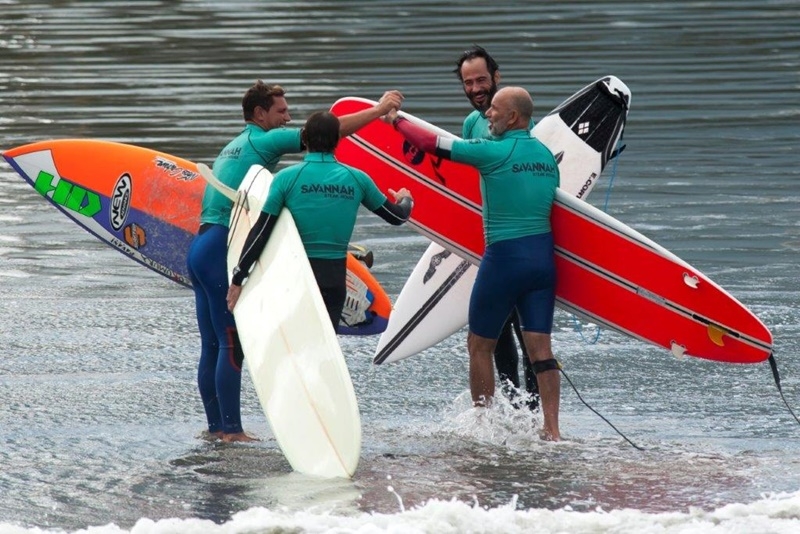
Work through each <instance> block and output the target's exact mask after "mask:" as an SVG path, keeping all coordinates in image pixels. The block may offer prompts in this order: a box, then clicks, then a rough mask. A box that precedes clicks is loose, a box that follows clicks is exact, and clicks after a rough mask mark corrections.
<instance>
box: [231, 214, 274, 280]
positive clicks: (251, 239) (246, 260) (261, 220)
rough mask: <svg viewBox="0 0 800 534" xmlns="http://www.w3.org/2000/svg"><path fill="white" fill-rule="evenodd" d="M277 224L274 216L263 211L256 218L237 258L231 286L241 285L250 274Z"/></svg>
mask: <svg viewBox="0 0 800 534" xmlns="http://www.w3.org/2000/svg"><path fill="white" fill-rule="evenodd" d="M277 222H278V217H277V216H276V215H272V214H271V213H267V212H265V211H262V212H261V215H259V216H258V220H257V221H256V224H255V225H253V228H251V229H250V233H249V234H247V239H246V240H245V242H244V247H243V248H242V254H241V256H239V263H237V264H236V268H234V273H233V277H232V278H231V284H232V285H235V286H240V285H242V282H244V279H245V278H247V275H248V274H249V273H250V269H251V268H252V267H253V264H254V263H255V262H256V261H257V260H258V258H259V257H260V256H261V253H262V252H263V251H264V247H266V246H267V241H269V236H270V235H271V234H272V230H273V229H274V228H275V224H276V223H277Z"/></svg>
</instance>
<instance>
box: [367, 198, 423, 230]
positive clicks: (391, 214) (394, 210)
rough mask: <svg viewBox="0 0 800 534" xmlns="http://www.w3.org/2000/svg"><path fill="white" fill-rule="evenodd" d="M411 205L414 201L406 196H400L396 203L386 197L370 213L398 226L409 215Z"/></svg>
mask: <svg viewBox="0 0 800 534" xmlns="http://www.w3.org/2000/svg"><path fill="white" fill-rule="evenodd" d="M413 207H414V202H413V201H412V200H411V199H410V198H408V197H403V198H401V199H400V202H398V203H394V202H392V201H391V200H389V199H388V198H387V199H386V202H384V203H383V205H382V206H380V207H379V208H377V209H374V210H372V213H374V214H375V215H377V216H378V217H380V218H381V219H383V220H384V221H386V222H388V223H389V224H391V225H392V226H400V225H401V224H403V223H404V222H406V221H408V218H409V217H411V208H413Z"/></svg>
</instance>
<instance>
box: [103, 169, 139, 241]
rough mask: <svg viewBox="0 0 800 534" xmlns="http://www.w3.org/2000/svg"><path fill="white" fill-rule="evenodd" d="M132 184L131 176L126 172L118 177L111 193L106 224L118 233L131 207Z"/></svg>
mask: <svg viewBox="0 0 800 534" xmlns="http://www.w3.org/2000/svg"><path fill="white" fill-rule="evenodd" d="M132 190H133V183H132V182H131V175H130V174H128V173H127V172H126V173H125V174H123V175H122V176H120V177H119V180H117V183H116V184H115V185H114V189H113V190H112V191H111V205H110V206H109V210H108V222H109V223H110V224H111V228H113V229H114V230H116V231H119V230H120V229H121V228H122V226H123V225H124V224H125V221H126V220H127V218H128V211H129V210H130V207H131V194H132Z"/></svg>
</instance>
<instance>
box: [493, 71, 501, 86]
mask: <svg viewBox="0 0 800 534" xmlns="http://www.w3.org/2000/svg"><path fill="white" fill-rule="evenodd" d="M493 79H494V83H495V85H500V71H499V70H496V71H494V77H493Z"/></svg>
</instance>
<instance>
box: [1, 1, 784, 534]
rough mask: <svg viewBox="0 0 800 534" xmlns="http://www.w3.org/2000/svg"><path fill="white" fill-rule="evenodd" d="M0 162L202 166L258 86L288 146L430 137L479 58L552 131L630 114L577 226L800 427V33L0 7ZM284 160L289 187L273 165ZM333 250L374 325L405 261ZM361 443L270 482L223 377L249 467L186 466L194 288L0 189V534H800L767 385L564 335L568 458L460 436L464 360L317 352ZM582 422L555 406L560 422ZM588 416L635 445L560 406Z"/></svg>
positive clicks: (469, 16)
mask: <svg viewBox="0 0 800 534" xmlns="http://www.w3.org/2000/svg"><path fill="white" fill-rule="evenodd" d="M0 11H1V12H2V14H3V16H2V18H0V150H2V149H5V148H10V147H12V146H17V145H20V144H24V143H28V142H33V141H37V140H42V139H50V138H63V137H80V138H97V139H108V140H114V141H121V142H126V143H132V144H138V145H143V146H147V147H150V148H155V149H158V150H162V151H165V152H168V153H172V154H175V155H178V156H182V157H185V158H187V159H191V160H195V161H202V162H205V163H211V162H212V161H213V159H214V157H215V156H216V154H217V152H218V151H219V149H220V148H221V147H222V146H223V145H224V144H225V142H226V141H227V140H228V139H229V138H230V137H232V136H233V135H235V134H236V133H237V132H238V130H239V128H240V127H241V115H240V112H241V111H240V109H241V108H240V101H241V95H242V93H243V91H244V90H245V88H246V87H248V86H249V85H250V84H251V83H252V82H253V81H254V80H255V79H257V78H262V79H264V80H265V81H269V82H277V83H281V84H282V85H284V86H285V87H286V88H287V89H288V91H289V93H288V98H289V102H290V106H291V108H292V114H293V116H294V118H295V123H296V124H302V121H303V120H304V118H305V117H306V116H307V115H308V114H310V113H311V112H313V111H316V110H318V109H325V108H328V107H329V106H330V104H331V103H332V102H333V101H335V100H336V99H337V98H339V97H341V96H346V95H353V96H363V97H367V98H378V97H379V96H380V95H381V94H382V92H383V91H384V90H386V89H390V88H397V89H400V90H402V91H403V93H404V94H405V96H406V101H405V109H407V110H408V111H409V112H411V113H413V114H415V115H417V116H420V117H422V118H425V119H426V120H428V121H430V122H433V123H435V124H437V125H438V126H441V127H442V128H445V129H447V130H449V131H452V132H458V131H459V128H460V122H461V120H462V119H463V118H464V116H466V114H467V113H468V112H469V111H470V108H469V105H468V103H467V101H466V100H465V98H464V96H463V94H462V92H461V89H460V87H459V84H458V83H457V80H456V78H455V76H454V74H452V72H451V70H452V68H453V66H454V65H453V64H454V60H455V58H456V57H457V56H458V54H459V53H460V52H461V50H463V49H465V48H467V47H469V46H470V45H472V44H473V43H478V44H481V45H483V46H485V47H486V48H487V49H489V51H490V52H492V53H493V54H494V55H495V56H496V58H497V59H498V61H499V63H500V67H501V72H502V76H503V83H505V84H507V85H511V84H513V85H523V86H525V87H527V88H528V89H529V90H530V91H531V92H532V94H533V95H534V98H535V101H536V107H537V115H539V116H541V115H544V114H546V113H547V112H548V111H549V110H550V109H552V108H553V107H555V106H556V105H557V104H559V103H560V102H561V101H562V100H563V99H565V98H566V97H568V96H569V95H571V94H572V93H574V92H575V91H576V90H578V89H579V88H581V87H583V86H585V85H587V84H588V83H590V82H592V81H594V80H595V79H597V78H599V77H601V76H604V75H606V74H614V75H616V76H618V77H620V78H621V79H622V80H623V81H624V82H625V83H626V84H627V85H628V86H629V87H630V89H631V91H632V93H633V98H632V105H631V112H630V115H629V122H628V126H627V129H626V132H625V138H624V143H625V144H626V145H627V147H626V149H625V151H624V152H623V153H622V155H621V157H620V158H619V159H618V161H616V162H615V163H614V164H613V165H610V166H609V168H607V169H606V172H605V174H604V176H603V177H602V179H601V181H600V183H599V185H598V186H597V188H596V189H595V191H594V192H593V194H592V198H590V199H589V201H590V202H592V203H593V204H595V205H596V206H598V207H601V208H603V209H605V210H606V211H607V212H609V213H610V214H612V215H613V216H614V217H616V218H618V219H619V220H621V221H622V222H624V223H626V224H628V225H630V226H632V227H633V228H635V229H636V230H638V231H640V232H642V233H644V234H645V235H647V236H648V237H650V238H652V239H654V240H655V241H657V242H658V243H659V244H661V245H663V246H665V247H667V248H668V249H670V250H671V251H672V252H674V253H675V254H677V255H678V256H680V257H681V258H683V259H684V260H686V261H688V262H689V263H691V264H692V265H694V266H695V267H697V268H699V269H700V270H701V271H703V272H704V273H705V274H707V275H708V276H709V277H711V278H712V279H713V280H714V281H715V282H717V283H718V284H720V285H722V286H723V287H724V288H726V289H727V290H728V291H729V292H730V293H732V294H733V295H734V296H735V297H737V298H738V299H739V300H741V301H742V302H743V303H744V304H745V305H747V306H748V307H749V308H750V309H751V310H752V311H753V312H754V313H755V314H756V315H758V316H759V318H760V319H761V320H762V321H763V322H764V323H765V324H766V325H767V326H768V327H769V328H770V330H771V331H772V333H773V335H774V338H775V356H776V359H777V362H778V366H779V369H780V372H781V378H782V381H781V385H782V390H783V395H784V397H785V400H786V402H787V403H788V404H789V406H790V407H791V408H792V409H793V410H794V411H795V413H798V412H799V411H800V395H799V394H798V391H800V379H798V376H800V350H798V349H799V348H800V342H798V334H800V311H798V309H799V306H798V304H800V290H798V287H800V283H798V282H800V280H799V279H800V277H799V276H798V274H797V266H798V263H800V262H798V259H800V222H799V221H800V192H798V191H800V188H798V180H799V179H800V160H798V156H797V154H798V146H800V128H798V118H800V32H798V31H797V29H798V21H800V5H798V4H797V3H796V2H794V1H789V0H785V1H759V2H755V1H745V0H743V1H723V2H694V1H674V2H672V1H671V2H667V1H664V2H647V3H641V2H633V1H609V2H588V1H574V2H553V3H549V4H543V3H538V2H531V3H528V4H525V5H520V4H519V3H517V2H506V1H499V2H492V3H491V4H490V5H487V4H485V3H483V2H473V1H467V2H450V1H443V2H437V3H435V4H433V3H429V2H419V1H411V2H403V3H398V2H387V1H384V0H376V1H371V2H356V1H342V2H339V1H337V2H333V1H329V2H326V1H321V0H315V1H308V2H289V1H275V2H245V1H241V2H220V1H210V0H185V1H168V0H163V1H156V0H153V1H150V0H142V1H137V2H121V1H116V0H109V1H101V0H81V1H78V0H73V1H54V0H53V1H36V0H34V1H21V0H20V1H15V0H0ZM291 162H292V159H291V158H287V159H286V163H291ZM355 239H356V240H357V241H358V242H360V243H363V244H365V245H367V246H368V247H370V248H371V249H372V250H373V252H374V254H375V257H376V262H375V265H374V267H373V269H372V270H373V273H374V274H375V276H376V277H377V278H378V279H379V280H380V281H381V283H382V284H383V285H384V287H385V288H386V290H387V292H388V293H389V294H390V295H391V296H393V297H394V296H396V295H397V294H398V293H399V291H400V288H401V287H402V285H403V283H404V281H405V279H406V277H407V276H408V274H409V273H410V271H411V269H412V268H413V266H414V265H415V263H416V260H417V258H418V257H419V256H420V255H421V254H422V252H423V251H424V250H425V248H426V247H427V241H426V240H425V239H423V238H422V237H419V236H418V235H416V234H415V233H414V232H413V230H411V229H409V228H400V229H397V228H393V227H389V226H387V225H385V224H384V223H383V222H382V221H380V220H378V219H377V218H375V217H373V216H372V215H370V214H364V215H363V216H362V217H360V218H359V223H358V226H357V228H356V233H355ZM340 341H341V343H342V346H343V349H344V352H345V354H346V357H347V362H348V366H349V368H350V371H351V375H352V377H353V381H354V384H355V387H356V394H357V396H358V399H359V407H360V409H361V414H362V422H363V433H364V442H363V451H362V457H361V462H360V464H359V468H358V471H357V472H356V474H355V476H354V478H353V479H352V480H320V479H315V478H312V477H306V476H303V475H299V474H297V473H293V472H292V471H291V469H290V467H289V465H288V463H287V462H286V460H285V459H284V458H283V455H282V454H281V452H280V450H279V448H278V446H277V444H276V443H275V440H274V438H273V437H272V434H271V432H270V430H269V427H268V425H267V422H266V420H265V418H264V415H263V413H262V412H261V409H260V406H259V404H258V401H257V399H256V397H255V393H254V391H253V388H252V384H251V383H250V382H249V377H248V376H247V375H246V376H245V377H244V379H243V386H244V388H243V395H242V402H243V416H244V420H245V427H246V429H247V430H248V431H249V432H251V433H253V434H255V435H256V436H258V437H259V438H260V441H259V442H257V443H254V444H248V445H241V444H240V445H223V444H219V443H209V442H206V441H203V440H201V439H199V437H198V436H199V434H200V432H201V430H202V429H203V426H204V416H203V414H202V408H201V406H200V401H199V396H198V394H197V392H196V386H195V368H196V363H197V358H198V352H199V338H198V334H197V329H196V325H195V321H194V308H193V300H192V294H191V291H189V290H187V289H185V288H182V287H180V286H178V285H176V284H174V283H171V282H169V281H168V280H166V279H164V278H162V277H160V276H158V275H156V274H154V273H152V272H150V271H148V270H147V269H145V268H143V267H141V266H140V265H138V264H135V263H133V262H131V261H130V260H128V259H126V258H125V257H123V256H122V255H120V254H119V253H117V252H115V251H113V250H111V249H110V248H108V247H106V246H104V245H102V244H101V243H99V242H98V241H97V240H95V239H94V238H93V237H92V236H90V235H89V234H87V233H85V232H83V231H82V230H80V229H79V228H78V227H76V226H74V225H73V224H72V223H71V222H69V221H68V220H67V219H66V218H65V217H64V216H63V215H62V214H61V213H59V212H58V211H57V210H55V209H54V208H53V207H52V206H50V205H49V204H47V203H46V202H45V201H43V200H42V199H41V198H40V197H39V196H38V194H37V193H35V192H34V191H33V190H32V189H31V188H30V186H28V185H27V184H26V183H25V182H24V181H23V180H22V179H21V178H20V177H19V176H18V175H17V174H16V173H15V172H14V171H13V170H12V169H11V168H10V167H9V166H8V165H7V164H5V163H2V164H0V399H2V407H3V409H2V410H0V428H1V429H2V434H0V532H3V533H4V532H12V533H17V532H20V533H21V532H25V533H28V532H48V533H50V532H70V533H72V532H91V533H117V532H135V533H177V534H183V533H195V532H197V533H215V532H219V533H245V532H246V533H251V532H276V533H277V532H287V533H288V532H293V533H294V532H359V533H372V532H392V533H406V532H409V533H411V532H414V533H416V532H437V533H440V532H441V533H447V532H453V533H456V532H458V533H461V532H476V533H478V532H487V533H489V532H492V533H494V532H511V533H513V532H545V533H548V532H570V533H597V532H615V533H623V532H625V533H627V532H636V533H694V532H698V533H706V532H713V533H762V532H763V533H767V532H769V533H790V532H791V533H793V532H798V531H800V424H798V421H796V420H795V418H794V417H793V416H792V414H791V413H790V412H789V410H788V409H787V407H786V406H785V405H784V403H783V399H782V398H781V395H780V394H779V392H778V389H777V388H776V385H775V382H774V380H773V377H772V374H771V372H770V370H769V366H768V365H767V364H766V363H763V364H756V365H729V364H720V363H714V362H709V361H703V360H698V359H693V358H685V359H682V360H677V359H675V358H673V357H672V356H671V355H670V354H668V353H666V352H665V351H663V350H661V349H658V348H656V347H653V346H650V345H646V344H643V343H641V342H639V341H636V340H633V339H630V338H627V337H624V336H622V335H619V334H616V333H612V332H608V331H599V332H598V331H597V330H596V328H595V326H594V325H591V324H586V323H582V322H580V321H578V320H576V319H575V318H573V317H572V316H570V315H568V314H566V313H564V312H560V311H559V312H558V313H557V315H556V330H555V332H554V347H555V350H556V352H557V356H558V357H559V359H560V360H561V361H562V362H563V363H564V365H565V371H566V372H567V374H568V376H569V378H570V380H571V382H572V383H573V384H574V385H575V387H576V389H577V393H576V392H575V391H574V390H573V389H572V388H571V387H570V385H569V384H568V383H567V382H566V381H565V382H563V385H562V417H561V424H562V433H563V435H564V437H565V440H564V441H563V442H560V443H547V442H543V441H541V440H540V439H539V436H538V426H539V424H540V421H539V420H538V417H537V416H533V415H531V414H528V413H521V412H517V411H514V410H513V409H511V408H510V407H509V406H507V405H506V404H505V403H503V402H502V400H500V401H499V402H498V405H497V407H496V409H494V410H493V411H491V412H490V413H488V414H486V415H485V416H484V417H481V418H477V417H476V416H475V414H474V413H473V411H472V410H471V409H470V403H469V400H468V386H467V358H466V350H465V332H463V331H462V332H459V333H458V334H456V335H454V336H453V337H452V338H450V339H448V340H445V341H444V342H442V343H441V344H439V345H437V346H436V347H432V348H430V349H428V350H426V351H425V352H423V353H421V354H419V355H417V356H415V357H413V358H410V359H408V360H405V361H402V362H399V363H397V364H392V365H383V366H374V365H372V364H371V360H372V355H373V353H374V349H375V345H376V343H377V338H371V337H341V338H340ZM578 393H579V394H580V398H579V397H578ZM581 398H582V399H583V400H585V401H586V402H587V403H588V404H589V405H590V406H591V407H592V408H593V409H595V410H597V411H598V412H599V413H600V414H602V415H603V416H604V417H606V418H607V419H608V420H609V421H610V422H611V423H613V425H614V426H615V427H617V428H618V429H619V430H620V431H621V432H622V433H623V434H624V435H625V437H626V438H627V439H629V440H630V441H632V442H633V443H635V444H636V445H637V446H639V447H641V448H642V449H644V450H638V449H636V448H634V447H632V446H631V445H630V443H628V441H626V440H625V439H623V437H621V436H620V435H619V434H617V433H616V432H614V430H613V429H612V428H611V427H610V426H609V425H608V424H606V423H605V422H604V421H603V420H602V419H600V417H598V416H597V415H596V414H595V413H594V412H592V411H591V410H589V409H588V408H587V407H586V406H585V405H584V404H583V403H582V402H581V400H580V399H581Z"/></svg>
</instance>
